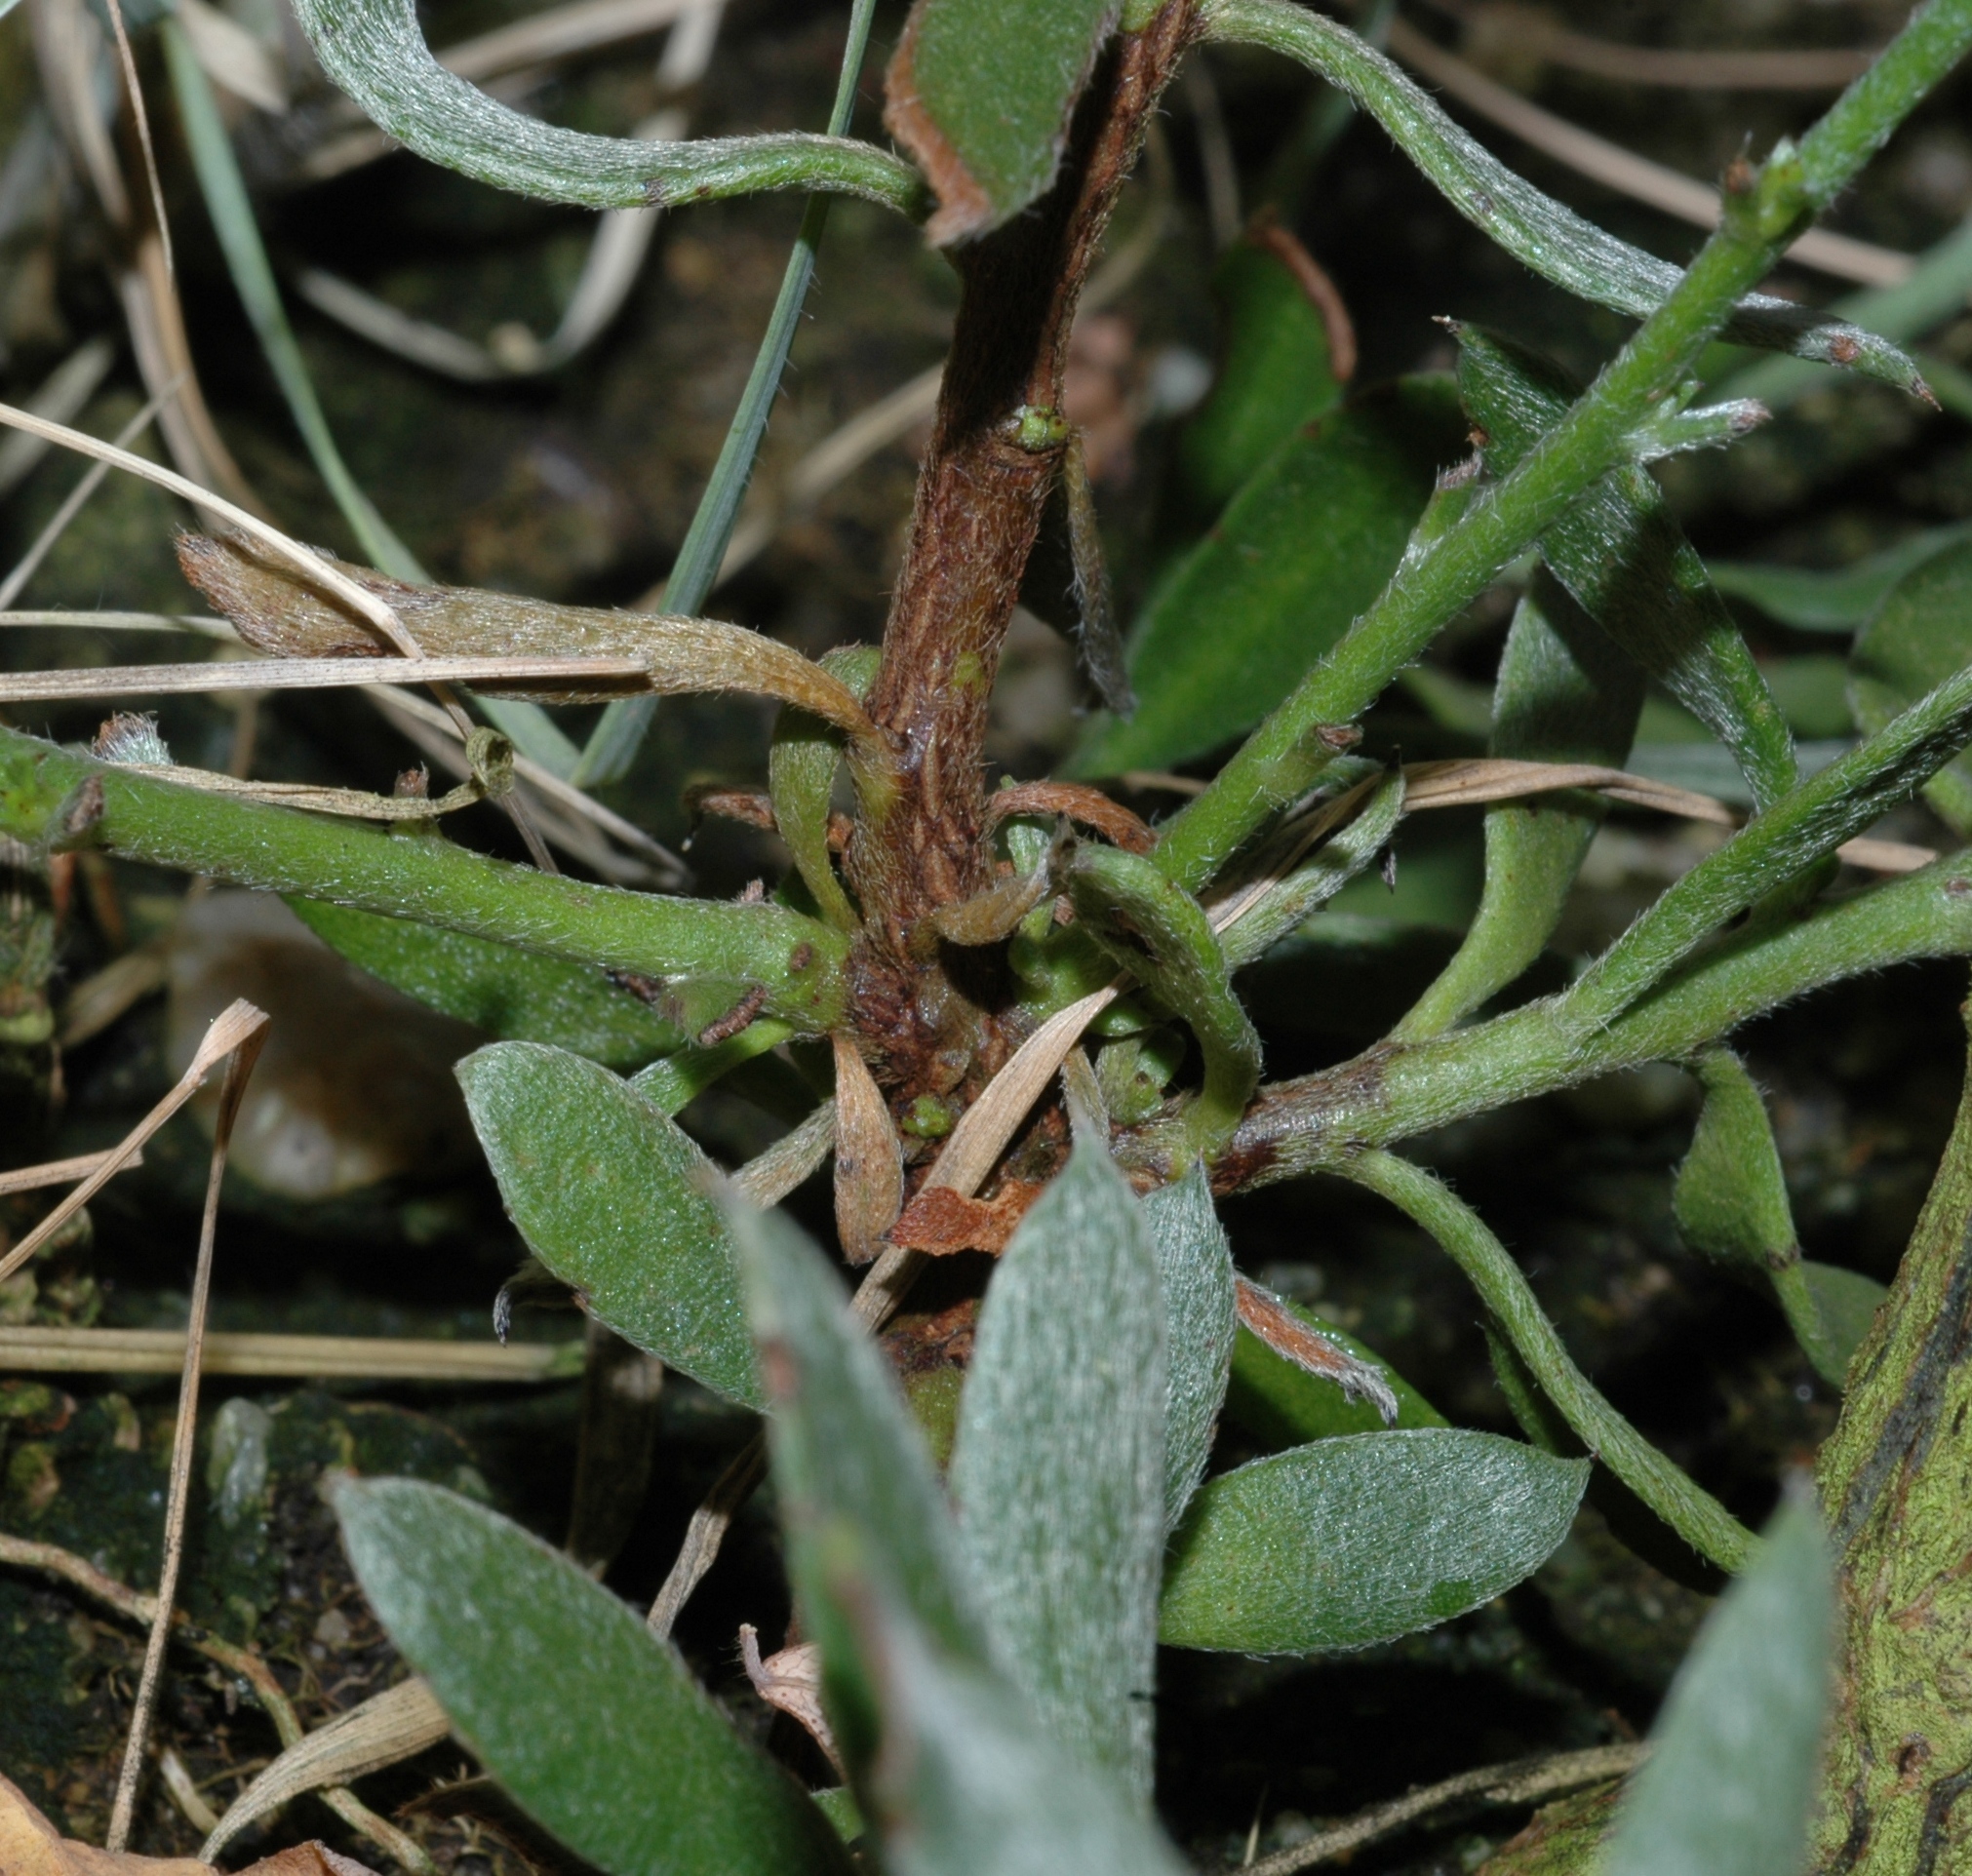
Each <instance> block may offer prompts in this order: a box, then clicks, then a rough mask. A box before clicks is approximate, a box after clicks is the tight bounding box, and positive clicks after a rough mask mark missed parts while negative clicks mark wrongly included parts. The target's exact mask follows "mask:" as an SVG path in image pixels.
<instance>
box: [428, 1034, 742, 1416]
mask: <svg viewBox="0 0 1972 1876" xmlns="http://www.w3.org/2000/svg"><path fill="white" fill-rule="evenodd" d="M457 1073H458V1079H459V1085H460V1086H461V1087H463V1088H464V1090H465V1101H466V1108H467V1110H468V1112H469V1113H470V1114H471V1115H472V1123H473V1126H474V1128H475V1129H476V1130H477V1131H478V1134H479V1137H480V1144H481V1146H483V1147H484V1148H485V1149H486V1155H487V1160H488V1163H489V1164H490V1165H491V1166H492V1167H493V1177H494V1178H495V1179H496V1180H497V1181H498V1182H499V1188H500V1196H501V1198H503V1199H504V1200H505V1201H506V1207H507V1212H508V1214H509V1216H510V1217H511V1218H512V1219H513V1221H514V1224H515V1225H516V1226H517V1227H518V1228H519V1230H520V1233H521V1235H522V1236H523V1237H524V1238H525V1239H526V1240H527V1244H528V1248H529V1249H530V1250H531V1251H532V1252H533V1254H534V1255H535V1256H536V1257H537V1258H539V1259H540V1261H541V1262H542V1263H543V1264H545V1265H546V1266H547V1267H548V1269H549V1270H552V1271H553V1272H554V1273H555V1275H557V1276H558V1277H560V1278H561V1279H562V1281H563V1282H565V1283H569V1284H572V1285H573V1286H574V1288H576V1289H577V1290H580V1291H581V1292H582V1293H583V1295H584V1296H585V1297H586V1298H587V1299H588V1306H589V1309H590V1312H591V1313H592V1314H593V1315H594V1316H595V1317H596V1318H597V1320H598V1321H600V1322H603V1323H606V1324H607V1325H608V1326H609V1327H610V1328H611V1329H614V1330H615V1331H616V1333H617V1334H618V1335H620V1336H622V1337H623V1338H624V1340H625V1341H628V1342H634V1343H635V1344H636V1345H637V1347H638V1348H642V1349H644V1350H646V1351H647V1352H648V1353H650V1354H653V1355H656V1356H658V1357H659V1358H660V1359H661V1360H663V1361H664V1362H666V1363H667V1364H668V1365H670V1366H671V1367H673V1368H677V1369H679V1370H680V1371H682V1372H683V1373H685V1374H688V1375H690V1377H691V1378H692V1380H694V1381H697V1382H701V1383H703V1384H704V1385H705V1386H706V1387H710V1388H712V1389H713V1391H714V1392H715V1393H721V1394H724V1395H726V1396H727V1397H728V1398H729V1399H730V1400H736V1401H738V1402H740V1403H741V1404H742V1405H743V1406H747V1407H759V1406H761V1405H762V1404H763V1401H764V1396H763V1395H762V1393H761V1390H760V1380H759V1376H758V1373H757V1371H756V1367H755V1363H754V1358H753V1342H752V1338H751V1336H750V1335H749V1333H748V1330H747V1322H746V1308H745V1304H744V1301H743V1299H742V1297H741V1294H740V1287H739V1271H738V1268H737V1265H736V1262H735V1259H734V1253H733V1248H732V1239H731V1236H730V1233H729V1231H727V1229H726V1225H725V1222H724V1220H723V1218H722V1217H721V1214H720V1211H719V1207H718V1205H717V1204H716V1203H714V1201H713V1200H712V1198H711V1197H710V1196H708V1194H707V1191H706V1184H707V1180H708V1176H709V1168H708V1167H707V1165H706V1162H705V1159H704V1157H703V1155H702V1154H701V1153H699V1151H698V1149H697V1148H696V1147H695V1146H693V1145H692V1143H691V1142H690V1139H688V1138H687V1136H686V1135H685V1133H684V1132H683V1131H682V1130H681V1129H680V1128H679V1127H678V1125H677V1123H676V1122H675V1121H673V1120H672V1119H671V1118H670V1117H669V1116H668V1115H667V1114H664V1113H663V1112H662V1111H661V1110H659V1109H658V1108H656V1107H655V1106H653V1105H652V1104H651V1102H650V1101H648V1100H646V1099H645V1098H644V1096H643V1095H641V1094H639V1093H638V1092H637V1091H636V1090H635V1089H634V1088H632V1087H630V1086H629V1085H628V1084H627V1083H625V1082H623V1081H620V1080H618V1079H617V1077H616V1076H615V1075H611V1073H610V1072H609V1071H608V1070H607V1069H603V1068H599V1067H597V1065H596V1064H595V1063H593V1062H586V1061H584V1060H583V1059H582V1058H581V1057H580V1056H577V1055H571V1054H569V1053H568V1052H567V1051H566V1050H563V1049H551V1048H543V1047H542V1046H540V1045H539V1044H538V1043H533V1042H495V1043H493V1044H492V1045H491V1046H490V1047H487V1048H483V1049H480V1050H478V1051H477V1052H476V1053H474V1054H472V1055H469V1056H467V1057H466V1058H465V1060H464V1061H463V1062H461V1063H460V1064H459V1065H458V1071H457Z"/></svg>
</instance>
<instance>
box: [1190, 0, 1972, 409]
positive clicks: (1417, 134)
mask: <svg viewBox="0 0 1972 1876" xmlns="http://www.w3.org/2000/svg"><path fill="white" fill-rule="evenodd" d="M1201 11H1202V12H1203V15H1204V21H1205V33H1206V36H1207V38H1209V39H1215V40H1221V41H1230V42H1233V43H1236V44H1240V45H1250V46H1267V47H1270V48H1272V49H1273V50H1274V51H1275V52H1278V53H1281V54H1282V55H1283V56H1285V57H1286V58H1288V59H1295V60H1297V61H1298V62H1299V63H1301V64H1303V65H1305V66H1306V67H1308V69H1309V70H1311V71H1314V72H1317V73H1319V74H1320V75H1321V77H1323V78H1325V79H1326V80H1327V81H1328V82H1329V83H1330V84H1331V85H1333V86H1334V87H1335V88H1336V89H1337V90H1338V91H1342V92H1346V93H1347V94H1348V95H1349V96H1350V97H1351V98H1354V99H1355V100H1356V101H1357V103H1359V104H1360V105H1361V107H1362V108H1363V109H1364V110H1365V111H1367V112H1368V113H1369V114H1370V116H1372V117H1374V118H1375V119H1376V121H1377V122H1378V123H1379V124H1381V125H1382V126H1383V128H1384V129H1385V130H1386V131H1387V132H1388V133H1389V134H1390V137H1391V140H1392V141H1393V142H1395V143H1396V144H1397V146H1398V148H1399V149H1400V150H1401V151H1402V152H1403V153H1404V155H1406V156H1407V157H1409V158H1410V160H1411V161H1412V162H1413V163H1414V164H1416V165H1417V167H1418V169H1419V170H1421V171H1422V172H1423V173H1424V175H1425V176H1426V177H1427V178H1428V179H1429V180H1430V181H1431V183H1432V184H1433V185H1434V186H1435V187H1436V188H1437V189H1438V191H1439V193H1440V195H1442V196H1443V197H1444V199H1445V200H1446V201H1447V202H1448V203H1450V205H1451V206H1452V207H1453V208H1454V209H1456V210H1457V211H1458V213H1459V214H1460V215H1464V216H1465V218H1466V219H1467V220H1468V221H1470V222H1472V223H1473V225H1474V226H1475V227H1477V228H1478V229H1479V232H1480V233H1481V234H1483V235H1484V236H1485V237H1486V238H1487V239H1488V240H1489V241H1494V242H1497V243H1498V244H1499V246H1500V247H1502V248H1504V249H1505V250H1506V251H1507V253H1508V254H1512V255H1513V256H1514V258H1515V259H1516V260H1518V261H1519V262H1520V264H1521V265H1522V266H1525V267H1529V268H1531V269H1532V270H1533V271H1534V272H1535V273H1537V274H1539V275H1540V276H1541V278H1542V279H1543V280H1548V281H1552V282H1553V283H1554V284H1555V285H1556V286H1558V287H1560V288H1562V289H1564V290H1565V291H1566V292H1568V293H1575V294H1578V295H1579V296H1580V297H1581V298H1583V299H1587V300H1590V301H1592V302H1594V303H1595V304H1597V305H1599V306H1609V307H1613V308H1614V309H1615V310H1616V311H1618V312H1622V313H1629V314H1632V315H1634V316H1636V317H1637V318H1642V317H1646V316H1647V315H1648V314H1650V313H1652V312H1654V311H1655V310H1656V309H1657V308H1658V306H1660V305H1661V304H1662V303H1663V302H1664V300H1665V299H1667V298H1668V297H1669V296H1670V294H1671V293H1672V291H1673V290H1674V289H1675V288H1676V286H1677V285H1678V283H1679V281H1680V280H1681V279H1682V278H1683V276H1682V274H1681V272H1680V270H1679V269H1678V268H1676V267H1674V266H1673V265H1672V264H1671V263H1670V262H1669V261H1667V260H1659V259H1658V258H1657V257H1656V256H1655V255H1654V254H1645V253H1644V252H1643V251H1642V250H1641V249H1640V248H1633V247H1631V246H1630V244H1629V243H1628V242H1625V241H1618V240H1617V239H1616V237H1615V236H1614V235H1612V234H1608V233H1605V232H1604V231H1603V230H1602V229H1600V228H1598V227H1597V226H1596V224H1595V223H1594V222H1592V221H1585V220H1583V218H1582V217H1581V216H1580V215H1576V214H1575V213H1574V212H1573V211H1572V210H1570V209H1565V208H1563V207H1562V206H1561V205H1560V204H1559V203H1558V202H1557V201H1555V200H1554V199H1553V198H1552V197H1549V196H1545V195H1543V194H1542V193H1541V192H1540V190H1538V189H1537V188H1535V187H1534V186H1533V184H1532V183H1531V182H1528V181H1526V180H1525V179H1524V178H1523V177H1521V176H1517V175H1516V174H1515V173H1514V172H1513V171H1512V170H1510V169H1509V168H1508V167H1507V166H1506V165H1505V164H1504V163H1502V162H1501V161H1500V160H1499V158H1497V157H1496V156H1494V155H1493V154H1492V152H1491V151H1489V150H1488V149H1486V147H1485V146H1484V145H1483V144H1482V143H1479V142H1478V141H1476V140H1475V139H1474V138H1473V137H1468V136H1467V135H1466V133H1465V132H1464V131H1462V130H1461V129H1460V128H1459V127H1458V126H1457V125H1456V124H1454V123H1453V122H1452V121H1451V119H1450V118H1448V117H1447V116H1446V115H1445V114H1444V112H1443V111H1442V110H1440V108H1439V106H1438V105H1437V104H1436V103H1435V102H1434V101H1433V100H1432V98H1430V97H1429V96H1428V95H1427V94H1426V93H1424V92H1423V91H1421V90H1420V89H1419V88H1418V87H1417V86H1416V85H1414V84H1412V83H1411V81H1410V80H1409V79H1408V78H1406V77H1405V76H1404V75H1403V73H1402V72H1401V71H1400V70H1399V69H1398V67H1397V66H1396V65H1395V64H1393V63H1392V62H1391V60H1390V59H1386V58H1385V57H1384V56H1383V55H1382V54H1381V53H1379V52H1377V51H1375V50H1374V49H1373V48H1372V47H1369V46H1367V45H1365V44H1364V43H1363V42H1362V41H1361V39H1359V38H1357V36H1356V35H1355V34H1354V33H1352V32H1350V31H1349V30H1348V29H1347V28H1346V27H1343V26H1341V25H1338V24H1337V23H1336V22H1335V21H1334V20H1328V19H1325V18H1323V17H1322V16H1321V14H1319V13H1316V12H1313V11H1312V10H1311V9H1309V8H1306V7H1302V6H1298V5H1295V4H1292V3H1291V0H1208V3H1207V4H1206V5H1205V6H1203V8H1202V9H1201ZM1905 107H1906V108H1908V105H1906V106H1905ZM1959 292H1960V297H1961V298H1962V294H1963V289H1962V287H1961V288H1960V290H1959ZM1723 336H1724V337H1726V338H1728V339H1731V340H1733V341H1734V342H1735V343H1737V344H1741V345H1758V346H1764V347H1767V348H1769V349H1771V350H1775V351H1783V352H1792V353H1793V354H1794V355H1795V357H1796V358H1809V359H1816V360H1819V361H1821V362H1822V363H1825V364H1827V363H1834V364H1842V365H1846V366H1848V367H1849V368H1850V369H1852V370H1854V371H1861V372H1863V373H1865V374H1866V375H1868V376H1871V377H1879V378H1882V379H1884V380H1885V381H1886V382H1888V383H1892V384H1896V385H1900V386H1902V387H1903V388H1904V389H1906V390H1912V389H1914V388H1915V386H1916V385H1917V384H1918V383H1920V382H1921V379H1920V378H1919V377H1918V373H1917V368H1916V367H1915V366H1914V365H1913V363H1912V362H1911V360H1910V359H1909V358H1908V357H1906V356H1905V355H1904V353H1902V352H1901V351H1899V350H1898V349H1897V347H1896V346H1894V345H1892V344H1891V343H1890V342H1889V341H1888V340H1887V339H1884V338H1880V337H1878V336H1877V335H1876V333H1875V332H1870V331H1866V330H1865V329H1864V328H1863V327H1860V326H1854V325H1851V324H1849V323H1848V322H1847V321H1846V320H1843V319H1838V318H1835V317H1833V316H1831V315H1830V314H1827V313H1822V312H1817V311H1814V310H1812V309H1810V308H1808V307H1805V306H1798V305H1795V304H1794V303H1792V302H1791V301H1788V300H1784V299H1775V298H1773V297H1772V296H1770V295H1769V294H1766V293H1749V294H1747V296H1746V297H1745V298H1743V299H1741V300H1739V301H1738V303H1737V305H1736V306H1735V307H1734V309H1733V313H1732V317H1731V319H1730V320H1729V321H1728V323H1727V325H1726V327H1725V331H1724V333H1723Z"/></svg>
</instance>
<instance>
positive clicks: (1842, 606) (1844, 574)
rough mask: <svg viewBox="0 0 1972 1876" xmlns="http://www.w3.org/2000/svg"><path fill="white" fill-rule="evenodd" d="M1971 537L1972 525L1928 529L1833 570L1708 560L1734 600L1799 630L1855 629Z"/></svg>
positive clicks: (1716, 581) (1723, 589) (1721, 586)
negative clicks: (1908, 579) (1902, 585)
mask: <svg viewBox="0 0 1972 1876" xmlns="http://www.w3.org/2000/svg"><path fill="white" fill-rule="evenodd" d="M1968 538H1972V526H1966V525H1963V524H1961V525H1960V526H1958V527H1956V528H1923V529H1921V530H1920V531H1919V532H1917V533H1914V534H1913V535H1912V536H1911V537H1910V538H1909V539H1908V540H1901V541H1899V542H1898V543H1897V544H1896V546H1894V547H1886V548H1884V549H1883V550H1882V552H1880V553H1877V554H1872V555H1870V556H1869V557H1868V558H1867V559H1865V560H1859V561H1854V562H1851V563H1850V565H1849V566H1847V567H1838V568H1836V569H1834V571H1832V572H1820V571H1816V570H1811V569H1810V568H1807V567H1761V566H1759V565H1757V564H1755V563H1754V562H1750V561H1707V562H1706V567H1707V570H1708V571H1709V572H1710V573H1711V574H1712V583H1713V585H1714V586H1716V587H1717V588H1718V590H1719V591H1720V592H1721V593H1723V594H1725V595H1726V596H1727V597H1728V598H1730V599H1735V600H1745V601H1746V602H1747V603H1748V604H1749V605H1752V606H1758V607H1759V609H1760V610H1761V611H1762V612H1764V613H1765V614H1766V615H1767V616H1768V617H1769V618H1773V619H1778V620H1779V621H1780V622H1781V624H1783V625H1791V626H1793V627H1794V629H1795V631H1796V632H1842V633H1848V632H1853V631H1854V630H1855V629H1856V627H1857V626H1859V625H1863V624H1866V623H1867V622H1868V621H1869V619H1870V617H1871V615H1872V614H1873V612H1874V611H1875V610H1876V608H1877V607H1878V606H1881V605H1882V603H1883V600H1884V598H1885V597H1886V596H1887V595H1888V593H1889V591H1890V589H1891V587H1893V586H1895V585H1896V583H1897V582H1898V581H1899V580H1900V579H1902V578H1903V577H1904V575H1905V574H1906V573H1908V572H1910V570H1911V569H1912V568H1913V567H1919V566H1921V565H1922V564H1923V563H1924V562H1925V561H1927V560H1929V559H1930V558H1931V556H1932V555H1933V554H1936V553H1938V552H1939V551H1940V550H1941V549H1943V548H1947V547H1952V546H1954V545H1956V544H1957V543H1958V542H1960V541H1962V540H1966V539H1968Z"/></svg>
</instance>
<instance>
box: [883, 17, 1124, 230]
mask: <svg viewBox="0 0 1972 1876" xmlns="http://www.w3.org/2000/svg"><path fill="white" fill-rule="evenodd" d="M1120 4H1121V0H917V4H916V5H915V6H913V7H912V9H911V17H910V19H909V20H906V21H905V24H904V35H903V37H902V38H901V39H900V40H899V41H898V42H897V51H896V55H895V57H894V58H892V59H891V60H890V69H889V71H888V72H887V74H886V77H885V81H884V90H885V93H886V95H887V99H888V102H887V105H886V108H885V111H884V122H885V123H886V124H887V126H888V127H889V130H890V133H891V135H892V136H894V137H896V139H897V141H898V142H899V143H901V144H902V145H903V146H904V148H905V149H906V150H908V151H909V152H910V153H911V155H912V156H914V157H915V158H916V159H917V161H918V166H919V168H920V169H922V170H923V171H924V173H925V174H926V176H928V177H929V178H930V182H931V187H932V189H933V190H934V191H935V193H936V195H937V197H938V210H937V213H936V214H935V215H932V217H931V219H930V221H929V222H928V223H927V226H926V232H927V234H928V235H929V236H930V238H931V239H932V240H933V241H935V242H939V243H941V244H942V243H945V242H951V241H961V240H965V239H966V238H967V237H969V236H973V235H980V234H984V233H985V232H986V231H987V230H988V229H990V228H997V227H998V226H999V225H1000V223H1001V222H1003V221H1005V220H1006V219H1007V218H1008V217H1009V216H1010V215H1017V214H1019V212H1020V211H1021V210H1022V209H1024V208H1026V207H1027V205H1028V204H1029V203H1030V202H1032V201H1034V200H1035V199H1036V198H1037V197H1038V196H1039V195H1041V194H1042V192H1043V191H1044V190H1045V189H1046V187H1047V185H1048V184H1049V183H1050V182H1052V181H1053V180H1054V176H1055V172H1056V171H1057V170H1058V169H1059V168H1060V166H1061V156H1062V152H1063V150H1065V149H1066V148H1067V144H1068V124H1069V119H1070V117H1071V116H1072V115H1073V114H1074V110H1075V101H1076V99H1077V98H1079V97H1080V96H1081V95H1082V89H1083V87H1084V86H1085V84H1086V83H1087V82H1088V75H1089V71H1090V69H1091V68H1092V67H1093V65H1094V63H1095V58H1096V54H1097V53H1098V52H1099V51H1100V50H1101V48H1102V42H1103V41H1104V40H1105V39H1106V38H1107V37H1108V36H1109V33H1110V31H1111V29H1112V28H1113V27H1114V26H1115V24H1116V20H1117V15H1118V12H1119V11H1120Z"/></svg>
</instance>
